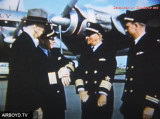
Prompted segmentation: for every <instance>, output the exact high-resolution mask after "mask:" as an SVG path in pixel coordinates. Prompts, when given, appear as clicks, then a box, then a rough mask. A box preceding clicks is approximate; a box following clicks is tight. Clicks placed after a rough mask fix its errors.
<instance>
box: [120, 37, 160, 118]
mask: <svg viewBox="0 0 160 119" xmlns="http://www.w3.org/2000/svg"><path fill="white" fill-rule="evenodd" d="M159 66H160V42H159V40H158V39H156V38H153V37H151V36H150V35H148V34H145V35H144V36H142V38H141V39H140V40H139V42H138V43H137V44H136V45H134V44H133V45H132V46H131V47H130V50H129V52H128V60H127V68H126V81H125V87H124V93H123V96H122V101H123V105H122V107H121V112H122V113H123V114H124V115H142V111H143V109H144V107H147V106H149V107H155V106H154V104H152V103H150V102H149V101H147V100H146V96H147V95H151V96H153V97H156V98H158V93H159V91H158V87H159V84H160V80H159V78H158V77H159V73H160V68H159Z"/></svg>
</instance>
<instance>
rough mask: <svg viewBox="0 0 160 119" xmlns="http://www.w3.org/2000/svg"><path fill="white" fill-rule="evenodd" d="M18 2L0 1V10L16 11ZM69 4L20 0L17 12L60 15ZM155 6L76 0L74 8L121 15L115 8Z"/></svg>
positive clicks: (149, 0) (157, 0) (129, 0)
mask: <svg viewBox="0 0 160 119" xmlns="http://www.w3.org/2000/svg"><path fill="white" fill-rule="evenodd" d="M18 1H19V0H0V8H2V9H10V10H16V7H17V4H18ZM69 2H70V0H21V1H20V6H19V10H20V11H25V12H27V10H28V9H31V8H42V9H44V10H45V11H47V12H48V13H49V14H55V15H60V14H61V13H62V11H63V9H64V8H65V6H66V5H67V4H68V3H69ZM155 4H160V0H78V1H77V3H76V6H77V7H89V8H94V9H97V10H101V11H104V12H109V13H112V14H114V13H115V14H121V13H124V12H125V11H126V10H122V9H115V8H117V7H118V8H119V7H128V10H135V9H136V7H137V6H139V7H147V6H151V5H155ZM132 8H135V9H132ZM159 9H160V8H159ZM126 58H127V57H126V56H123V57H117V60H118V65H120V66H121V65H123V64H125V63H126Z"/></svg>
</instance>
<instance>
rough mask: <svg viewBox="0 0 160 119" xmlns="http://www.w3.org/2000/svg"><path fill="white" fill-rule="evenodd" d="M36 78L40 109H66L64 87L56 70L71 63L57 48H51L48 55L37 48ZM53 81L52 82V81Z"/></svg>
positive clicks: (54, 112)
mask: <svg viewBox="0 0 160 119" xmlns="http://www.w3.org/2000/svg"><path fill="white" fill-rule="evenodd" d="M36 57H37V75H36V76H37V79H38V82H39V83H38V84H37V85H38V89H39V93H40V95H41V98H40V101H41V106H40V107H42V110H43V111H45V112H50V113H51V112H52V114H53V115H55V114H56V112H59V111H63V112H64V110H65V109H66V99H65V93H64V87H63V85H62V82H61V79H59V78H58V70H59V69H60V68H61V67H64V66H68V65H72V67H73V62H71V60H69V59H67V58H65V57H64V56H63V55H61V53H60V51H59V49H56V48H54V49H53V50H51V55H50V56H49V57H48V56H47V55H46V54H45V53H44V52H43V50H42V49H41V48H39V47H38V48H37V54H36ZM48 73H53V74H54V75H52V78H53V77H54V81H56V82H55V83H51V81H50V80H49V76H48ZM54 81H53V82H54Z"/></svg>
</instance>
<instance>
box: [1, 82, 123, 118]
mask: <svg viewBox="0 0 160 119" xmlns="http://www.w3.org/2000/svg"><path fill="white" fill-rule="evenodd" d="M113 86H114V97H115V98H114V112H113V117H112V119H122V115H121V114H120V112H119V107H120V105H121V100H120V98H121V96H122V91H123V87H124V83H120V82H115V83H114V84H113ZM6 87H7V81H6V80H5V81H0V111H3V110H4V106H5V105H4V104H5V98H6ZM65 92H66V99H67V111H66V119H80V116H81V107H80V100H79V96H78V95H77V94H76V91H75V86H74V85H71V86H69V87H65Z"/></svg>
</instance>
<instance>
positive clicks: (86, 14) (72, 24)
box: [51, 7, 125, 36]
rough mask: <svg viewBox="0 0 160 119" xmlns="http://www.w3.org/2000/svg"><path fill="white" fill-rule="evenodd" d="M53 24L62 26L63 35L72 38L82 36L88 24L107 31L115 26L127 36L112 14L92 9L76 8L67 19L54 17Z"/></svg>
mask: <svg viewBox="0 0 160 119" xmlns="http://www.w3.org/2000/svg"><path fill="white" fill-rule="evenodd" d="M51 22H52V23H54V24H57V25H61V26H62V31H61V32H62V35H66V36H70V35H73V34H80V33H82V32H83V31H85V29H86V25H87V22H93V23H99V24H101V25H102V27H103V28H104V29H105V30H106V31H110V30H112V28H113V26H112V25H113V24H114V26H115V27H116V28H117V30H118V31H119V32H121V33H122V34H125V32H124V29H123V27H122V25H121V23H120V21H118V20H117V17H115V16H114V17H113V16H112V15H111V14H110V13H106V12H101V11H97V10H94V9H90V8H78V7H74V8H72V10H71V11H70V12H69V14H68V15H67V16H65V17H62V16H53V17H52V18H51Z"/></svg>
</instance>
